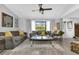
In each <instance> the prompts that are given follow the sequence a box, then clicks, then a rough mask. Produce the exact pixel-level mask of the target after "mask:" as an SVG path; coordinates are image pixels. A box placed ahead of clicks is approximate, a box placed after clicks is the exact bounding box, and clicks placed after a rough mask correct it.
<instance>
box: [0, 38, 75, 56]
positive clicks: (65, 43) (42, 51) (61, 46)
mask: <svg viewBox="0 0 79 59" xmlns="http://www.w3.org/2000/svg"><path fill="white" fill-rule="evenodd" d="M72 40H73V39H63V40H55V41H54V43H53V44H52V45H53V46H52V45H51V44H50V43H48V44H47V43H45V42H44V43H45V44H37V43H35V44H33V46H32V47H31V45H30V41H29V40H28V39H27V40H25V41H24V42H23V43H21V44H20V45H19V46H17V47H16V48H14V49H12V50H5V51H4V52H2V53H0V55H76V53H74V52H72V51H70V42H71V41H72ZM40 43H41V41H40Z"/></svg>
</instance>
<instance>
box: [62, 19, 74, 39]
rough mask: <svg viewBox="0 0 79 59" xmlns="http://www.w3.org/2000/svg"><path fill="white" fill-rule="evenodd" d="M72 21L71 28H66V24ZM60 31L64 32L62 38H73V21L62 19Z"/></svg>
mask: <svg viewBox="0 0 79 59" xmlns="http://www.w3.org/2000/svg"><path fill="white" fill-rule="evenodd" d="M69 21H72V28H71V29H69V28H68V22H69ZM62 30H63V31H64V35H63V37H64V38H73V37H74V21H73V19H63V21H62Z"/></svg>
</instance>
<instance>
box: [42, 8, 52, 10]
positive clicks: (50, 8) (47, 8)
mask: <svg viewBox="0 0 79 59" xmlns="http://www.w3.org/2000/svg"><path fill="white" fill-rule="evenodd" d="M43 10H52V8H43Z"/></svg>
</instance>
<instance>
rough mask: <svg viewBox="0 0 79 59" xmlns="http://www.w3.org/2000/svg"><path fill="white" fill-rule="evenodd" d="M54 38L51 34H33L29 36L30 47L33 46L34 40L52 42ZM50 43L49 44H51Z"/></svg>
mask: <svg viewBox="0 0 79 59" xmlns="http://www.w3.org/2000/svg"><path fill="white" fill-rule="evenodd" d="M53 40H54V38H53V37H51V36H33V37H31V38H30V41H31V47H32V46H33V42H34V41H51V42H52V43H53ZM52 43H51V45H52Z"/></svg>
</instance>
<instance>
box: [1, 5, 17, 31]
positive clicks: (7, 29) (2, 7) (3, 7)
mask: <svg viewBox="0 0 79 59" xmlns="http://www.w3.org/2000/svg"><path fill="white" fill-rule="evenodd" d="M2 12H4V13H6V14H8V15H11V16H13V17H14V19H13V27H2ZM15 18H16V16H15V15H14V14H13V13H12V12H11V11H10V10H8V9H7V8H6V7H5V6H4V5H0V32H5V31H12V30H16V27H15Z"/></svg>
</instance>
